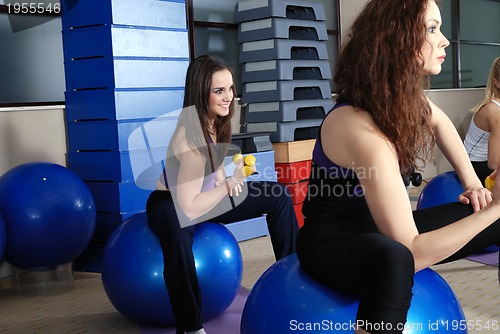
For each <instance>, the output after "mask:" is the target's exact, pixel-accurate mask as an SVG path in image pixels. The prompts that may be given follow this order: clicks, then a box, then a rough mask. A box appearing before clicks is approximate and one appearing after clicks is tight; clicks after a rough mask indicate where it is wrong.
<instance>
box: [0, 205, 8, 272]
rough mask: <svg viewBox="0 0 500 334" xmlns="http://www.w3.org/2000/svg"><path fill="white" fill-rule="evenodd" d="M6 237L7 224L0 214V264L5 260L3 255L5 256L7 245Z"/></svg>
mask: <svg viewBox="0 0 500 334" xmlns="http://www.w3.org/2000/svg"><path fill="white" fill-rule="evenodd" d="M6 241H7V239H6V235H5V224H4V222H3V218H2V215H1V212H0V262H2V260H3V255H4V254H5V243H6Z"/></svg>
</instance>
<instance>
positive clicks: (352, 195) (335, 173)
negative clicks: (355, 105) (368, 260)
mask: <svg viewBox="0 0 500 334" xmlns="http://www.w3.org/2000/svg"><path fill="white" fill-rule="evenodd" d="M345 105H350V104H349V103H340V102H338V103H337V104H335V106H334V107H333V109H332V110H331V111H330V112H333V111H334V110H335V109H336V108H338V107H341V106H345ZM302 213H303V215H304V218H305V220H304V225H309V224H321V225H323V224H328V230H329V231H333V232H335V233H342V232H375V231H377V228H376V226H375V224H374V222H373V219H372V217H371V214H370V210H369V208H368V205H367V203H366V200H365V197H364V193H363V188H362V186H361V184H360V183H359V179H358V177H357V175H356V173H354V171H353V170H351V169H348V168H344V167H341V166H338V165H336V164H335V163H333V162H332V161H331V160H330V159H328V157H327V156H326V154H325V152H324V150H323V144H322V143H321V127H320V131H319V132H318V137H317V139H316V143H315V145H314V149H313V154H312V169H311V175H310V177H309V185H308V191H307V195H306V198H305V201H304V204H303V206H302Z"/></svg>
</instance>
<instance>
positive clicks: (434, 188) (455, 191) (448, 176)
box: [417, 171, 464, 209]
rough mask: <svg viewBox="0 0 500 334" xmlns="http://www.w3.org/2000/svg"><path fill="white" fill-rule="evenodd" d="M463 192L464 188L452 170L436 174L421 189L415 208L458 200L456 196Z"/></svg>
mask: <svg viewBox="0 0 500 334" xmlns="http://www.w3.org/2000/svg"><path fill="white" fill-rule="evenodd" d="M463 192H464V188H463V187H462V184H461V183H460V180H459V179H458V176H457V174H456V173H455V172H454V171H450V172H445V173H442V174H439V175H436V176H435V177H433V178H432V179H431V180H430V181H429V183H427V184H426V185H425V187H424V188H423V189H422V192H421V193H420V195H419V197H418V201H417V209H425V208H430V207H433V206H437V205H440V204H446V203H452V202H458V196H459V195H460V194H461V193H463Z"/></svg>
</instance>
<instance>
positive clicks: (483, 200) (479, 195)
mask: <svg viewBox="0 0 500 334" xmlns="http://www.w3.org/2000/svg"><path fill="white" fill-rule="evenodd" d="M499 168H500V165H499V166H498V167H497V169H495V170H494V171H493V172H492V173H491V174H490V175H489V176H488V178H489V179H490V180H487V181H485V182H488V189H486V188H483V187H479V186H470V187H467V189H465V191H464V192H463V193H462V194H461V195H460V196H459V197H458V198H459V201H460V202H461V203H464V204H469V203H471V205H472V207H473V208H474V212H476V211H478V210H480V209H481V208H483V207H485V206H486V205H488V204H489V203H490V202H491V201H492V200H493V199H494V198H497V199H499V200H500V185H497V184H496V183H497V182H495V179H496V177H497V172H498V169H499ZM492 182H493V185H492V186H491V183H492ZM499 183H500V182H499ZM495 194H496V196H495Z"/></svg>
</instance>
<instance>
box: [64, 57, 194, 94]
mask: <svg viewBox="0 0 500 334" xmlns="http://www.w3.org/2000/svg"><path fill="white" fill-rule="evenodd" d="M188 65H189V59H182V60H171V59H161V58H156V59H155V58H134V59H122V58H111V57H104V58H89V59H81V60H73V61H71V60H70V61H65V62H64V66H65V75H66V90H67V91H72V90H82V89H95V88H162V87H183V86H184V84H185V77H186V71H187V67H188Z"/></svg>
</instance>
